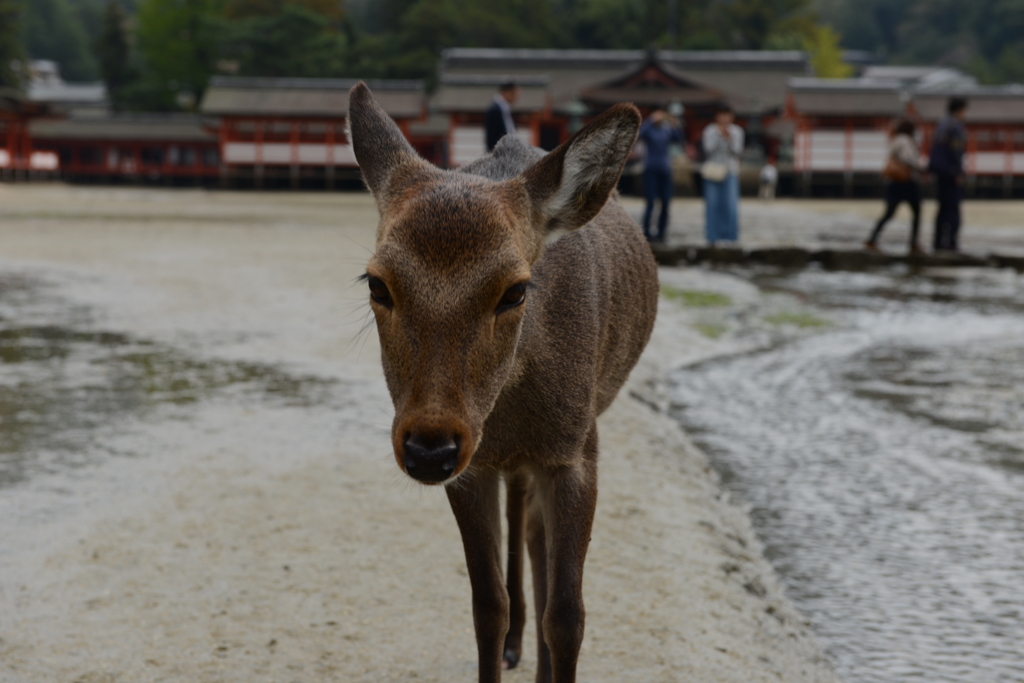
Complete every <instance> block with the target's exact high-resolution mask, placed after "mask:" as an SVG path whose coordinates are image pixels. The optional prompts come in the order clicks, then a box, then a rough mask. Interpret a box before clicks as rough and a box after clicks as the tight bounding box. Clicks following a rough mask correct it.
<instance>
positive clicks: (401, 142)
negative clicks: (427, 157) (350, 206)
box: [348, 81, 426, 213]
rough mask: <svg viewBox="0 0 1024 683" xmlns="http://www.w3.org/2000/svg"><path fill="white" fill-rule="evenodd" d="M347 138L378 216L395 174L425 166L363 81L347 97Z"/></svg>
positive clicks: (382, 208) (386, 199)
mask: <svg viewBox="0 0 1024 683" xmlns="http://www.w3.org/2000/svg"><path fill="white" fill-rule="evenodd" d="M348 139H349V142H350V143H351V144H352V151H353V152H355V155H356V162H357V163H358V164H359V168H360V170H362V172H363V178H364V179H365V181H366V186H367V187H368V188H370V192H371V193H372V194H373V198H374V199H375V200H376V201H377V207H378V209H380V211H381V213H383V212H384V210H385V208H386V207H387V204H388V196H389V194H390V192H391V191H392V190H393V188H392V187H391V185H392V181H393V180H394V178H395V175H396V172H397V171H398V170H399V169H401V168H403V167H405V166H410V165H413V166H415V167H419V166H423V165H425V164H426V162H425V161H423V159H421V158H420V157H419V156H418V155H417V154H416V151H415V150H414V149H413V148H412V146H411V145H410V144H409V142H408V141H407V140H406V139H405V136H404V135H402V131H401V130H399V128H398V125H397V124H396V123H395V122H394V121H393V120H392V119H391V117H390V116H388V115H387V113H386V112H385V111H384V109H383V108H381V106H380V105H379V104H377V100H375V99H374V97H373V95H372V94H371V93H370V89H369V88H368V87H367V86H366V84H365V83H363V82H362V81H359V82H358V83H356V84H355V85H354V86H353V87H352V89H351V90H350V91H349V94H348Z"/></svg>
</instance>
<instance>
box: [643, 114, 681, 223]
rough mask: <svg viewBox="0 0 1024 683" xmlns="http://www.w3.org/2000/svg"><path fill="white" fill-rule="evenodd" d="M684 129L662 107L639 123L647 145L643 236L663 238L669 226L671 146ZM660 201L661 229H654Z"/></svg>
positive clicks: (672, 187) (659, 217) (671, 186)
mask: <svg viewBox="0 0 1024 683" xmlns="http://www.w3.org/2000/svg"><path fill="white" fill-rule="evenodd" d="M682 137H683V136H682V132H681V131H680V130H679V126H678V124H677V123H676V121H675V119H673V118H672V117H671V116H669V115H668V114H667V113H666V112H664V111H662V110H661V109H657V110H655V111H653V112H651V115H650V117H649V118H648V119H647V120H646V121H644V122H643V125H641V126H640V133H639V134H638V136H637V138H638V139H639V140H642V141H643V143H644V148H645V149H646V156H645V157H644V195H645V197H646V199H647V206H646V207H645V208H644V226H643V227H644V236H645V237H646V238H647V240H648V241H650V242H664V241H665V232H666V230H667V229H668V207H669V204H671V203H672V194H673V189H674V186H673V182H672V160H671V158H670V156H669V147H670V146H671V145H672V143H680V142H682ZM656 200H657V201H660V202H661V213H660V214H659V215H658V231H657V233H654V232H652V231H651V215H652V214H653V213H654V202H655V201H656Z"/></svg>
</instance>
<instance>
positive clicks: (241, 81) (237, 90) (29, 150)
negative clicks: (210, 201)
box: [0, 48, 1024, 195]
mask: <svg viewBox="0 0 1024 683" xmlns="http://www.w3.org/2000/svg"><path fill="white" fill-rule="evenodd" d="M870 61H871V60H870V59H868V57H867V56H864V58H863V59H861V60H860V61H859V62H858V69H859V75H858V77H857V78H851V79H817V78H812V77H811V76H810V74H811V68H810V64H809V61H808V57H807V55H806V54H805V53H803V52H789V51H760V52H750V51H665V50H648V51H643V50H534V49H487V48H455V49H449V50H445V51H444V52H443V54H442V58H441V61H440V63H439V67H438V78H437V85H436V89H435V90H434V91H433V92H432V93H429V94H428V92H427V90H426V87H425V84H424V83H423V82H422V81H403V80H378V81H369V82H368V83H369V85H370V87H371V89H372V90H373V92H374V95H375V96H376V97H377V99H378V101H379V102H380V103H381V105H382V106H383V107H384V109H385V111H387V112H388V114H390V115H391V116H392V117H393V118H394V119H395V120H396V121H397V122H398V126H399V128H401V130H402V132H403V133H404V134H405V135H406V137H407V138H408V139H409V141H410V143H411V144H412V145H413V147H414V148H415V149H416V150H417V151H418V152H419V153H420V154H421V155H422V156H423V157H424V158H426V159H428V160H430V161H431V162H433V163H435V164H437V165H439V166H442V167H447V168H453V167H457V166H460V165H462V164H464V163H466V162H468V161H470V160H472V159H475V158H477V157H479V156H480V155H482V154H483V153H484V127H483V118H484V112H485V111H486V109H487V107H488V105H489V104H490V103H491V101H492V99H493V98H494V96H495V94H496V93H497V90H498V86H499V85H500V84H501V83H503V82H506V81H514V82H515V83H517V84H519V86H520V89H521V91H520V97H519V99H518V100H517V101H516V103H515V104H514V106H513V107H512V114H513V118H514V119H515V123H516V127H517V133H518V134H519V135H520V136H521V137H522V138H523V139H524V141H526V142H527V143H529V144H531V145H535V146H537V147H541V148H544V149H553V148H554V147H555V146H557V145H558V144H560V143H561V142H564V141H565V140H567V139H568V138H569V137H570V136H571V135H572V134H573V133H574V132H575V131H577V130H579V129H580V128H581V127H582V126H583V125H585V124H586V123H587V122H588V121H589V120H590V119H592V118H594V117H595V116H597V115H599V114H600V113H601V112H603V111H604V110H606V109H607V108H608V107H610V106H612V105H613V104H615V103H617V102H633V103H635V104H636V105H637V106H638V107H639V108H640V109H641V112H642V113H643V114H645V115H646V114H648V113H649V112H650V111H652V110H654V109H658V108H660V109H667V110H669V111H670V112H671V113H675V114H677V115H680V116H681V118H682V120H683V122H684V125H685V134H686V138H687V140H688V142H689V145H688V151H689V152H691V153H694V154H699V149H697V146H698V141H699V138H700V133H701V131H702V129H703V128H704V126H705V125H707V124H708V123H709V122H710V121H711V120H712V117H713V112H714V109H715V106H716V105H717V104H719V103H721V102H726V103H728V104H730V105H731V106H732V107H733V109H734V110H735V111H736V112H737V119H738V122H739V123H740V125H742V126H743V127H744V128H745V129H746V131H747V141H748V144H747V151H746V153H745V157H744V161H745V164H744V169H743V170H744V173H746V175H750V176H751V177H756V174H757V169H758V168H759V167H760V165H761V164H762V163H763V161H764V158H765V157H766V156H775V157H777V159H778V167H779V170H780V173H781V184H780V190H781V191H783V192H794V191H795V192H798V193H806V194H818V195H821V194H824V195H836V194H845V195H856V194H865V195H867V194H870V195H875V194H877V192H878V191H879V188H880V187H881V183H882V181H881V178H880V173H879V172H880V170H881V168H882V167H883V166H884V163H885V155H886V150H887V143H888V131H889V129H890V127H891V125H892V122H893V120H894V119H895V118H897V117H900V116H909V117H911V118H912V119H914V120H915V121H916V122H917V123H918V124H919V130H920V140H919V142H920V143H921V147H922V149H923V150H927V149H928V147H929V145H930V142H931V134H932V131H933V129H934V126H935V124H936V122H937V121H938V120H939V119H940V118H941V116H942V115H943V113H944V108H945V103H946V101H947V99H948V98H949V97H950V96H952V95H962V96H965V97H967V98H968V99H969V100H970V102H971V104H970V108H969V109H968V115H967V125H968V132H969V144H968V154H967V169H968V174H969V182H968V190H969V191H970V192H973V193H976V194H989V195H991V194H1002V195H1014V194H1024V88H1022V87H1021V86H1001V87H983V86H980V85H978V83H977V81H975V79H973V78H972V77H970V76H967V75H966V74H964V73H962V72H960V71H958V70H956V69H950V68H943V67H916V66H879V65H875V64H871V63H870ZM31 73H32V81H31V84H30V86H29V88H28V90H27V92H26V93H23V94H19V93H15V92H12V91H3V92H0V174H3V175H8V176H9V175H11V174H16V175H17V174H20V175H33V174H35V175H40V174H48V175H59V176H62V177H66V178H70V179H74V180H89V179H95V180H100V181H108V180H109V181H115V180H128V181H140V180H143V181H148V182H171V183H196V182H198V183H220V184H223V185H230V186H279V187H280V186H284V187H333V186H336V185H337V184H339V183H341V182H345V181H351V180H355V179H356V178H358V169H357V167H356V162H355V157H354V155H353V153H352V149H351V146H350V145H349V143H348V139H347V137H346V133H345V123H346V116H347V113H348V90H349V88H351V86H352V85H353V84H354V83H355V80H348V79H308V78H239V77H215V78H213V79H212V80H211V82H210V85H209V88H208V89H207V91H206V93H205V96H204V97H203V100H202V102H200V103H199V106H198V111H197V112H196V113H193V114H174V115H131V114H119V113H112V112H111V110H110V106H109V102H108V100H107V95H106V91H105V89H104V87H103V85H102V84H100V83H85V84H74V83H65V82H64V81H63V80H62V79H61V78H60V74H59V72H58V71H57V69H56V66H55V65H53V64H52V63H49V62H34V63H33V65H32V70H31ZM680 159H681V163H683V164H684V165H688V167H689V168H690V169H691V170H693V169H694V168H695V166H694V164H693V163H692V162H690V161H688V160H686V158H685V157H681V158H680ZM689 176H690V174H686V173H684V174H679V177H680V179H681V180H680V182H682V183H689V182H690V180H688V178H689ZM743 177H746V176H743Z"/></svg>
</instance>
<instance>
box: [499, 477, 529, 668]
mask: <svg viewBox="0 0 1024 683" xmlns="http://www.w3.org/2000/svg"><path fill="white" fill-rule="evenodd" d="M529 480H530V476H529V475H528V474H526V473H525V472H517V473H515V474H513V475H510V476H509V477H507V479H506V482H505V491H506V493H505V497H506V499H507V503H506V514H505V517H506V519H507V520H508V571H507V572H506V574H505V586H506V588H507V589H508V599H509V617H510V618H509V627H508V634H506V636H505V656H504V666H505V668H506V669H514V668H515V667H516V665H517V664H519V658H520V657H521V656H522V653H523V627H524V626H525V625H526V596H525V595H524V594H523V550H524V543H523V542H524V539H525V527H526V488H527V484H528V483H529Z"/></svg>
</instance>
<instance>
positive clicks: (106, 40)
mask: <svg viewBox="0 0 1024 683" xmlns="http://www.w3.org/2000/svg"><path fill="white" fill-rule="evenodd" d="M127 22H128V19H127V17H126V15H125V12H124V9H123V8H122V7H121V3H120V2H119V1H118V0H107V6H106V8H105V10H104V13H103V28H102V33H101V34H100V36H99V39H98V40H97V41H96V42H95V45H94V50H95V53H96V58H97V60H98V61H99V64H100V73H101V74H102V76H103V82H104V83H106V85H107V94H108V96H109V97H110V101H111V103H112V104H113V105H114V108H115V109H123V108H125V106H126V105H127V104H128V103H127V102H126V93H127V92H130V90H129V89H130V87H131V86H132V85H133V84H134V83H135V82H136V81H137V80H138V77H139V74H138V70H137V69H136V68H135V64H134V60H133V59H132V52H131V46H130V44H129V40H128V26H127Z"/></svg>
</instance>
